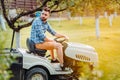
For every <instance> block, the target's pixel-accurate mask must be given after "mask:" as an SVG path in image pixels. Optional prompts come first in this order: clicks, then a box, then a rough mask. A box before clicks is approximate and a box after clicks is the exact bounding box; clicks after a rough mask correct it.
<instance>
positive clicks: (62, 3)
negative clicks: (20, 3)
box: [0, 0, 69, 31]
mask: <svg viewBox="0 0 120 80" xmlns="http://www.w3.org/2000/svg"><path fill="white" fill-rule="evenodd" d="M67 1H69V0H42V1H41V5H40V6H39V7H37V8H35V9H34V10H29V11H25V10H23V11H21V12H20V13H19V14H18V15H17V16H16V17H14V18H12V19H9V18H8V16H7V8H6V6H5V0H0V3H1V7H2V12H3V15H4V18H5V20H6V21H7V24H8V26H9V27H10V28H11V29H13V30H15V31H19V30H21V29H22V28H25V27H28V26H30V25H31V23H32V21H31V22H28V23H25V24H21V25H15V23H16V22H17V20H18V19H20V18H21V17H22V16H26V15H29V14H32V13H34V12H36V11H41V9H42V8H43V7H44V6H49V7H50V8H51V10H52V11H51V12H52V13H53V12H59V11H64V10H66V9H67V7H68V6H67Z"/></svg>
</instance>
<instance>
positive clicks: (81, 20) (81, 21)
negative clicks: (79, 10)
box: [80, 16, 83, 25]
mask: <svg viewBox="0 0 120 80" xmlns="http://www.w3.org/2000/svg"><path fill="white" fill-rule="evenodd" d="M82 23H83V19H82V17H81V16H80V25H82Z"/></svg>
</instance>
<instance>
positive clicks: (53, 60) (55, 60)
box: [51, 59, 59, 63]
mask: <svg viewBox="0 0 120 80" xmlns="http://www.w3.org/2000/svg"><path fill="white" fill-rule="evenodd" d="M58 62H59V61H58V60H57V59H52V60H51V63H58Z"/></svg>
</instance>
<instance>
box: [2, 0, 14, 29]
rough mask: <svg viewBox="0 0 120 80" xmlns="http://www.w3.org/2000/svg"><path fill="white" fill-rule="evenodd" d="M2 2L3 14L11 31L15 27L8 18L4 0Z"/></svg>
mask: <svg viewBox="0 0 120 80" xmlns="http://www.w3.org/2000/svg"><path fill="white" fill-rule="evenodd" d="M0 1H1V7H2V12H3V16H4V18H5V20H6V21H7V23H8V25H9V26H10V28H11V29H15V28H14V25H13V24H12V22H11V21H10V20H9V19H8V17H7V14H6V8H5V4H4V0H0Z"/></svg>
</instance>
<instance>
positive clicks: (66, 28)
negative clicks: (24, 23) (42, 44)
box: [8, 17, 120, 80]
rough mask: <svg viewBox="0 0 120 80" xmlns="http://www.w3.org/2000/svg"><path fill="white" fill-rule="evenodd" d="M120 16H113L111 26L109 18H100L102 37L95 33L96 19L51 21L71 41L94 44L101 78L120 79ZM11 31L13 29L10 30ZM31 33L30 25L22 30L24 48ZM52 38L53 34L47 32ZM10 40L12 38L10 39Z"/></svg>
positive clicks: (103, 79) (102, 79)
mask: <svg viewBox="0 0 120 80" xmlns="http://www.w3.org/2000/svg"><path fill="white" fill-rule="evenodd" d="M119 21H120V17H116V18H113V26H112V27H110V26H109V24H108V19H105V18H100V38H99V39H97V38H96V35H95V19H94V18H83V24H82V25H80V24H79V20H64V21H61V22H59V21H49V22H50V24H51V25H52V27H53V28H54V29H55V30H56V31H58V32H60V33H62V34H65V35H68V36H69V38H70V40H69V41H70V42H77V43H84V44H88V45H91V46H93V47H94V48H95V49H96V51H97V52H98V56H99V69H100V70H101V71H102V72H103V77H102V78H101V80H120V23H119ZM9 32H11V31H9ZM11 33H12V32H11ZM29 35H30V27H29V28H25V29H22V30H21V44H22V48H26V38H27V37H29ZM47 35H48V36H49V37H51V38H54V37H52V36H51V35H49V34H48V33H47ZM8 41H9V42H10V41H11V40H10V39H8Z"/></svg>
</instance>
